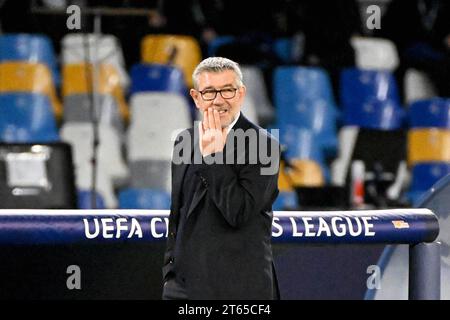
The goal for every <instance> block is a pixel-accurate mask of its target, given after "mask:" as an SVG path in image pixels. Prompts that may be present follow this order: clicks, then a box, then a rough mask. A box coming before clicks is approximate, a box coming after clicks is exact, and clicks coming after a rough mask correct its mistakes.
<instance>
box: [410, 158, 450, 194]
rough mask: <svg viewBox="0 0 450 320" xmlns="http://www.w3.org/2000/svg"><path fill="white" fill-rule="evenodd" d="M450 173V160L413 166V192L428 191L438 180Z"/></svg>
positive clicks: (411, 189)
mask: <svg viewBox="0 0 450 320" xmlns="http://www.w3.org/2000/svg"><path fill="white" fill-rule="evenodd" d="M448 174H450V163H449V162H424V163H417V164H416V165H414V166H413V167H412V183H411V188H410V191H411V192H417V191H418V192H426V191H428V190H429V189H430V188H431V187H432V186H433V185H434V184H435V183H436V182H438V181H439V180H440V179H442V178H443V177H445V176H446V175H448Z"/></svg>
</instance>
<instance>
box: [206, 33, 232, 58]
mask: <svg viewBox="0 0 450 320" xmlns="http://www.w3.org/2000/svg"><path fill="white" fill-rule="evenodd" d="M235 40H236V38H235V37H234V36H219V37H216V38H215V39H214V40H213V41H211V42H210V43H209V44H208V56H209V57H215V56H216V52H217V50H218V49H219V48H220V47H221V46H223V45H227V44H230V43H232V42H234V41H235Z"/></svg>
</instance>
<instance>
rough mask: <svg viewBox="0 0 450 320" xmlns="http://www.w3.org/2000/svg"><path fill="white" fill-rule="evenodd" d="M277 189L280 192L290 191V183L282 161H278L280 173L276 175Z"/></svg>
mask: <svg viewBox="0 0 450 320" xmlns="http://www.w3.org/2000/svg"><path fill="white" fill-rule="evenodd" d="M278 189H279V190H280V192H288V191H292V190H293V188H292V182H291V180H290V178H289V176H288V175H287V174H286V165H285V163H284V161H280V172H279V174H278Z"/></svg>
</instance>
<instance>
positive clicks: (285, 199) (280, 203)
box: [272, 191, 299, 211]
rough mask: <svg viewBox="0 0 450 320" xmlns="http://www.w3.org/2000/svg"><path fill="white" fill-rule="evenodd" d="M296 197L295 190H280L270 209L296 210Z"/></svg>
mask: <svg viewBox="0 0 450 320" xmlns="http://www.w3.org/2000/svg"><path fill="white" fill-rule="evenodd" d="M298 207H299V205H298V199H297V194H296V193H295V191H285V192H280V193H279V194H278V197H277V198H276V200H275V202H274V203H273V205H272V210H275V211H283V210H296V209H298Z"/></svg>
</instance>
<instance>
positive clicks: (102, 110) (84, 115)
mask: <svg viewBox="0 0 450 320" xmlns="http://www.w3.org/2000/svg"><path fill="white" fill-rule="evenodd" d="M94 104H95V106H96V108H95V110H96V113H95V114H96V121H97V122H98V123H101V124H105V125H110V126H112V127H114V128H115V129H116V130H117V132H118V133H119V135H122V134H123V133H124V123H123V119H122V117H121V116H120V114H119V107H118V106H117V102H116V100H115V99H114V97H112V96H110V95H106V94H105V95H102V94H95V96H94ZM90 106H91V96H90V95H89V94H73V95H68V96H65V97H64V115H63V119H64V122H65V123H67V122H88V123H91V122H93V119H92V116H91V108H90Z"/></svg>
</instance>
